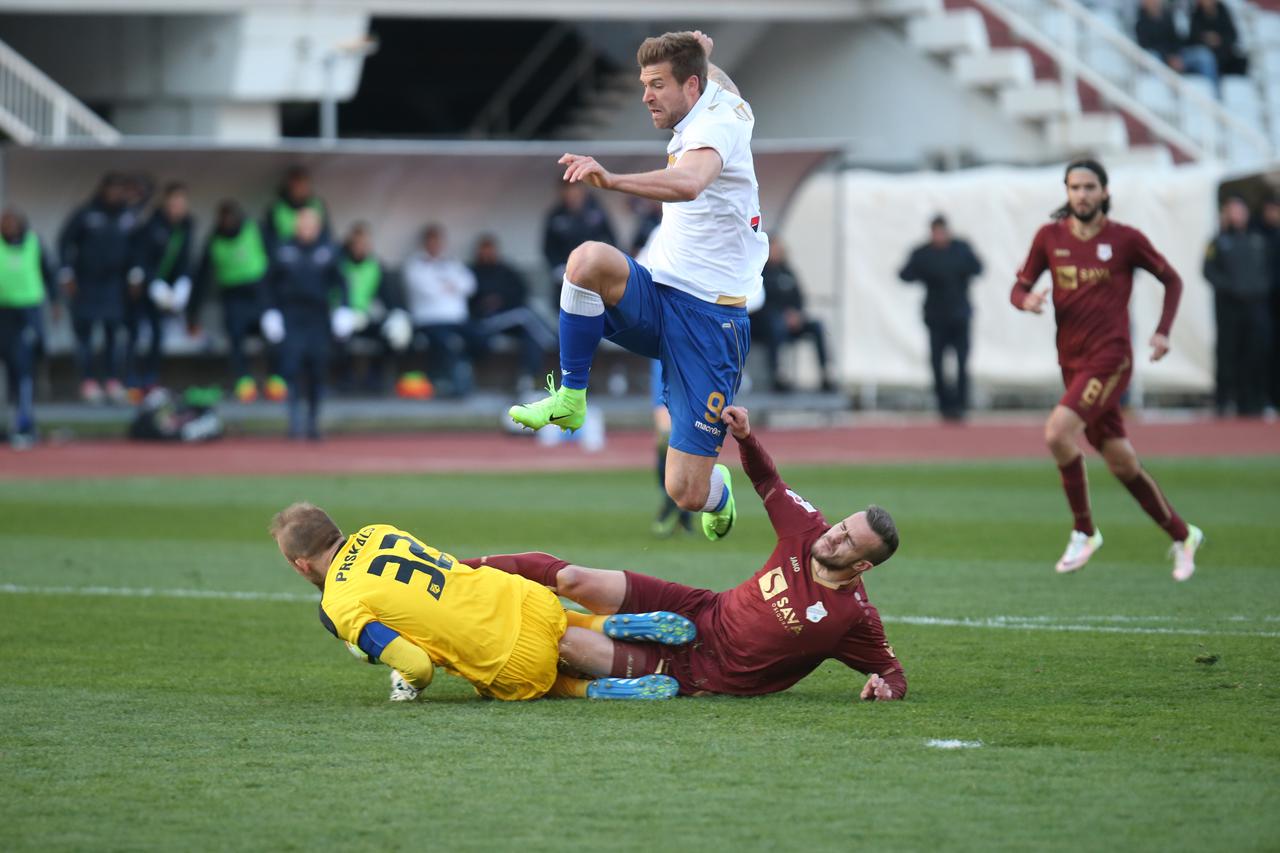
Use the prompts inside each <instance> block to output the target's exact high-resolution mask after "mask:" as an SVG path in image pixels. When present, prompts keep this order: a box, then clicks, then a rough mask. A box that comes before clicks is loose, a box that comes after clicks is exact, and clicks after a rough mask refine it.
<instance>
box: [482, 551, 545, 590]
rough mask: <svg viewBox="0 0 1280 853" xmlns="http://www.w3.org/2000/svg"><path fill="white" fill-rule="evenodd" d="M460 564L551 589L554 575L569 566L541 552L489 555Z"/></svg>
mask: <svg viewBox="0 0 1280 853" xmlns="http://www.w3.org/2000/svg"><path fill="white" fill-rule="evenodd" d="M461 562H462V563H464V564H465V565H468V566H471V567H472V568H473V569H474V568H475V567H476V566H492V567H493V568H495V569H498V570H499V571H503V572H506V573H507V574H509V575H520V577H523V578H528V579H529V580H531V581H533V582H534V583H540V584H542V585H543V586H549V587H551V588H552V589H555V588H556V575H558V574H559V573H560V570H561V569H563V568H564V567H565V566H567V565H569V563H568V561H566V560H561V559H560V558H559V557H553V556H552V555H550V554H546V553H543V552H542V551H526V552H524V553H523V554H490V555H489V556H487V557H479V558H476V559H473V560H462V561H461Z"/></svg>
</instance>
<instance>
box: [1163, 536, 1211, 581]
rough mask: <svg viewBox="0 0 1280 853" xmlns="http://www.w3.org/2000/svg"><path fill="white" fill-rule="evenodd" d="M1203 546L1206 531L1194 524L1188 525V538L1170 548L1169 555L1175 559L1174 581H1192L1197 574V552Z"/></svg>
mask: <svg viewBox="0 0 1280 853" xmlns="http://www.w3.org/2000/svg"><path fill="white" fill-rule="evenodd" d="M1203 544H1204V531H1203V530H1201V529H1200V528H1199V527H1196V526H1195V525H1194V524H1188V525H1187V538H1186V539H1184V540H1182V541H1181V542H1174V543H1173V544H1172V545H1170V546H1169V554H1170V555H1171V556H1172V557H1173V579H1174V580H1176V581H1186V580H1191V576H1192V575H1194V574H1195V573H1196V551H1199V550H1200V546H1201V545H1203Z"/></svg>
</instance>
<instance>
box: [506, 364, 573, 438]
mask: <svg viewBox="0 0 1280 853" xmlns="http://www.w3.org/2000/svg"><path fill="white" fill-rule="evenodd" d="M547 393H548V394H550V395H551V396H550V397H544V398H543V399H541V400H539V401H537V402H536V403H527V404H526V405H523V406H512V407H511V408H510V409H508V410H507V414H508V415H510V416H511V420H513V421H515V422H516V423H518V424H520V426H524V427H528V428H529V429H532V430H539V429H542V428H543V427H544V426H547V425H548V424H554V425H555V426H558V427H560V429H562V430H567V431H569V432H572V431H573V430H576V429H581V428H582V422H583V421H584V420H586V417H587V391H586V389H585V388H564V387H561V388H559V389H557V388H556V383H555V378H554V377H552V376H550V375H548V376H547Z"/></svg>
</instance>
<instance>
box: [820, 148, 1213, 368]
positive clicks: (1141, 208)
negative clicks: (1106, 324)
mask: <svg viewBox="0 0 1280 853" xmlns="http://www.w3.org/2000/svg"><path fill="white" fill-rule="evenodd" d="M1110 177H1111V187H1110V189H1111V194H1112V207H1111V215H1112V217H1113V218H1114V219H1116V220H1117V221H1118V222H1122V223H1125V224H1127V225H1132V226H1134V227H1136V228H1139V229H1141V230H1142V231H1143V232H1144V233H1146V235H1147V236H1148V237H1149V238H1150V239H1151V242H1152V243H1153V244H1154V245H1155V247H1156V249H1158V250H1159V251H1160V252H1162V253H1163V254H1164V255H1165V257H1167V258H1168V259H1169V261H1170V263H1172V264H1173V266H1174V268H1175V269H1176V270H1177V271H1178V272H1179V274H1181V276H1182V279H1183V284H1184V289H1183V294H1182V302H1181V306H1180V308H1179V309H1178V315H1177V319H1176V320H1175V321H1174V326H1173V335H1172V343H1173V349H1172V351H1171V352H1170V353H1169V355H1168V356H1166V357H1165V358H1164V359H1163V360H1162V361H1160V362H1159V363H1157V364H1152V363H1151V362H1150V360H1149V348H1148V347H1147V340H1148V339H1149V338H1150V337H1151V334H1152V332H1153V331H1154V330H1155V325H1156V322H1157V320H1158V319H1159V316H1160V308H1161V300H1162V299H1163V297H1164V287H1163V286H1162V285H1161V284H1160V282H1159V281H1157V280H1156V279H1155V278H1154V277H1153V276H1151V275H1149V274H1148V273H1146V272H1139V273H1138V275H1137V276H1136V277H1135V281H1134V293H1133V298H1132V300H1131V302H1130V309H1131V319H1132V323H1133V341H1134V349H1135V359H1134V361H1135V364H1136V373H1137V376H1138V380H1140V381H1141V382H1142V383H1143V385H1144V386H1145V387H1146V388H1148V389H1160V390H1186V391H1205V390H1208V389H1210V388H1212V386H1213V342H1214V319H1213V298H1212V293H1211V291H1210V289H1209V286H1208V284H1207V283H1206V282H1205V281H1204V278H1203V277H1202V275H1201V272H1200V270H1201V264H1202V262H1203V258H1204V249H1205V246H1206V245H1207V243H1208V241H1209V240H1210V239H1211V238H1212V237H1213V234H1214V233H1215V230H1216V225H1217V223H1216V214H1215V199H1216V192H1217V186H1218V182H1219V179H1220V172H1219V171H1218V170H1216V169H1213V168H1206V167H1195V168H1182V169H1176V170H1173V169H1138V168H1133V169H1116V170H1115V172H1114V173H1112V174H1111V176H1110ZM842 189H843V198H844V211H843V221H844V237H845V240H844V287H843V289H842V293H841V295H840V298H839V301H838V304H839V309H838V310H839V314H840V320H841V322H840V323H839V324H838V327H842V328H843V330H844V335H845V345H844V346H843V347H840V348H839V351H840V352H841V372H842V376H843V377H844V379H845V380H846V381H849V382H855V383H859V384H870V385H895V386H907V387H921V388H927V387H929V386H930V385H931V383H932V376H931V374H930V372H929V345H928V336H927V334H926V331H925V328H924V323H923V320H922V313H921V305H922V303H923V301H924V288H923V286H921V285H918V284H917V285H907V284H903V283H902V282H901V281H900V280H899V279H898V270H900V269H901V268H902V265H903V264H904V263H905V262H906V258H907V255H908V254H909V253H910V251H911V249H912V248H914V247H915V246H917V245H919V244H920V243H922V242H924V241H925V240H926V239H927V237H928V223H929V220H930V219H931V218H932V217H933V215H934V214H937V213H941V214H943V215H944V216H946V217H947V219H948V220H949V222H950V224H951V229H952V231H953V233H954V234H955V235H956V236H958V237H961V238H963V239H965V240H968V241H969V243H970V245H972V246H973V248H974V250H975V251H976V252H977V253H978V256H979V257H980V258H981V259H982V262H983V264H984V267H985V269H984V272H983V275H982V276H981V277H980V278H979V279H977V280H976V281H975V282H974V284H973V288H972V290H971V292H970V296H971V299H972V302H973V307H974V321H973V335H972V350H971V355H970V362H969V365H970V371H971V376H972V381H973V382H974V383H975V384H977V385H980V386H986V387H988V388H991V387H997V388H1016V387H1030V386H1035V387H1039V386H1044V385H1046V384H1048V383H1060V382H1061V376H1060V374H1059V373H1058V367H1057V356H1056V350H1055V347H1054V322H1053V317H1052V316H1051V313H1049V312H1046V313H1045V314H1042V315H1040V316H1036V315H1033V314H1026V313H1023V312H1020V311H1018V310H1016V309H1015V308H1014V307H1013V306H1012V305H1011V304H1010V302H1009V290H1010V288H1011V287H1012V285H1013V280H1014V274H1015V272H1016V271H1017V269H1018V267H1019V266H1021V265H1022V262H1023V260H1024V259H1025V258H1026V253H1027V249H1028V248H1029V247H1030V245H1031V239H1032V237H1033V236H1034V235H1035V232H1036V229H1037V228H1039V227H1040V226H1041V225H1042V224H1044V223H1045V222H1047V221H1048V214H1049V212H1050V211H1051V210H1053V209H1054V208H1056V207H1058V206H1059V205H1061V204H1062V203H1063V201H1064V200H1065V190H1064V188H1063V184H1062V169H1061V168H1051V169H1050V168H1046V169H1011V168H984V169H974V170H969V171H964V172H953V173H947V174H935V173H930V174H913V175H888V174H883V173H879V172H867V171H852V172H847V173H845V176H844V186H843V188H842ZM1048 286H1049V277H1048V275H1047V274H1046V275H1044V276H1042V277H1041V279H1040V282H1039V284H1038V288H1039V289H1045V288H1047V287H1048Z"/></svg>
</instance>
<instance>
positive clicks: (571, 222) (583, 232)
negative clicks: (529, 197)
mask: <svg viewBox="0 0 1280 853" xmlns="http://www.w3.org/2000/svg"><path fill="white" fill-rule="evenodd" d="M588 240H596V241H598V242H601V243H608V244H609V245H610V246H613V245H616V244H617V242H618V241H617V238H616V237H615V236H614V233H613V226H612V225H610V224H609V216H608V214H606V213H605V212H604V208H603V207H601V206H600V203H599V202H597V201H596V200H595V199H593V198H588V199H587V203H586V204H585V205H583V207H582V209H581V210H579V211H577V212H576V213H575V212H574V211H571V210H569V208H567V207H565V206H564V205H563V204H560V205H557V206H556V207H554V208H553V209H552V210H551V212H550V213H548V214H547V220H546V223H545V225H544V227H543V231H542V255H543V257H545V258H546V260H547V265H548V266H550V267H551V268H552V269H556V268H557V267H562V266H564V265H565V263H566V262H567V261H568V260H569V253H570V252H572V251H573V250H574V249H576V248H578V246H580V245H582V244H583V243H585V242H587V241H588Z"/></svg>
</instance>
